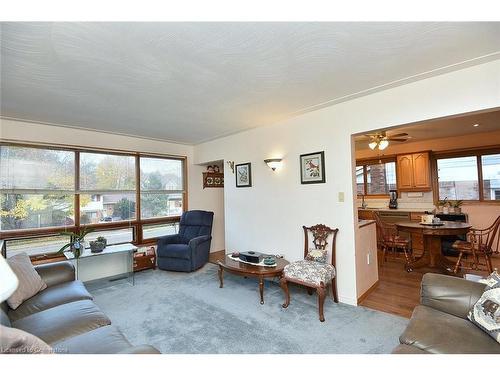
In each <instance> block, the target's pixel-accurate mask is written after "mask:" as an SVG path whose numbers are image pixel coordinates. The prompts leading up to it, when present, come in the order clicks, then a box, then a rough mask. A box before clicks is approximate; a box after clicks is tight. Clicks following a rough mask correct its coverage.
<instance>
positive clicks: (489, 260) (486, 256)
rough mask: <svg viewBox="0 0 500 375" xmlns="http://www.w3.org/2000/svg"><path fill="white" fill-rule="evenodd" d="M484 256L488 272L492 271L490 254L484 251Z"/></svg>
mask: <svg viewBox="0 0 500 375" xmlns="http://www.w3.org/2000/svg"><path fill="white" fill-rule="evenodd" d="M484 257H485V259H486V269H487V270H488V273H492V272H493V265H492V264H491V256H490V254H487V253H484Z"/></svg>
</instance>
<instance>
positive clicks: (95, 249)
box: [90, 236, 108, 253]
mask: <svg viewBox="0 0 500 375" xmlns="http://www.w3.org/2000/svg"><path fill="white" fill-rule="evenodd" d="M107 243H108V241H107V240H106V238H104V237H102V236H99V237H97V238H96V239H95V241H90V251H91V252H92V253H100V252H102V251H103V250H104V249H105V248H106V245H107Z"/></svg>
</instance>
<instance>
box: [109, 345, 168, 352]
mask: <svg viewBox="0 0 500 375" xmlns="http://www.w3.org/2000/svg"><path fill="white" fill-rule="evenodd" d="M117 354H161V352H160V351H159V350H158V349H156V348H155V347H154V346H151V345H136V346H132V347H131V348H128V349H125V350H122V351H120V352H118V353H117Z"/></svg>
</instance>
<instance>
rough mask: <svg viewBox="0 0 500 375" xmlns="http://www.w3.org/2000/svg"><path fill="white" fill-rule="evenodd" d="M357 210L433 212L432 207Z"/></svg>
mask: <svg viewBox="0 0 500 375" xmlns="http://www.w3.org/2000/svg"><path fill="white" fill-rule="evenodd" d="M358 210H364V211H394V212H425V211H429V212H432V211H433V210H434V207H432V208H431V207H418V208H404V207H401V208H399V207H398V208H395V209H394V208H389V207H366V208H361V207H358Z"/></svg>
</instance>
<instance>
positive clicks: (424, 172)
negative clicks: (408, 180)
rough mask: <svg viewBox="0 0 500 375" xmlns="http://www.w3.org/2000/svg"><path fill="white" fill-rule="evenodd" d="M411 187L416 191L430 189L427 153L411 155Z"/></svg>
mask: <svg viewBox="0 0 500 375" xmlns="http://www.w3.org/2000/svg"><path fill="white" fill-rule="evenodd" d="M412 158H413V187H414V188H417V189H426V190H429V189H430V188H431V173H430V166H429V153H427V152H422V153H419V154H413V155H412Z"/></svg>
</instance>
